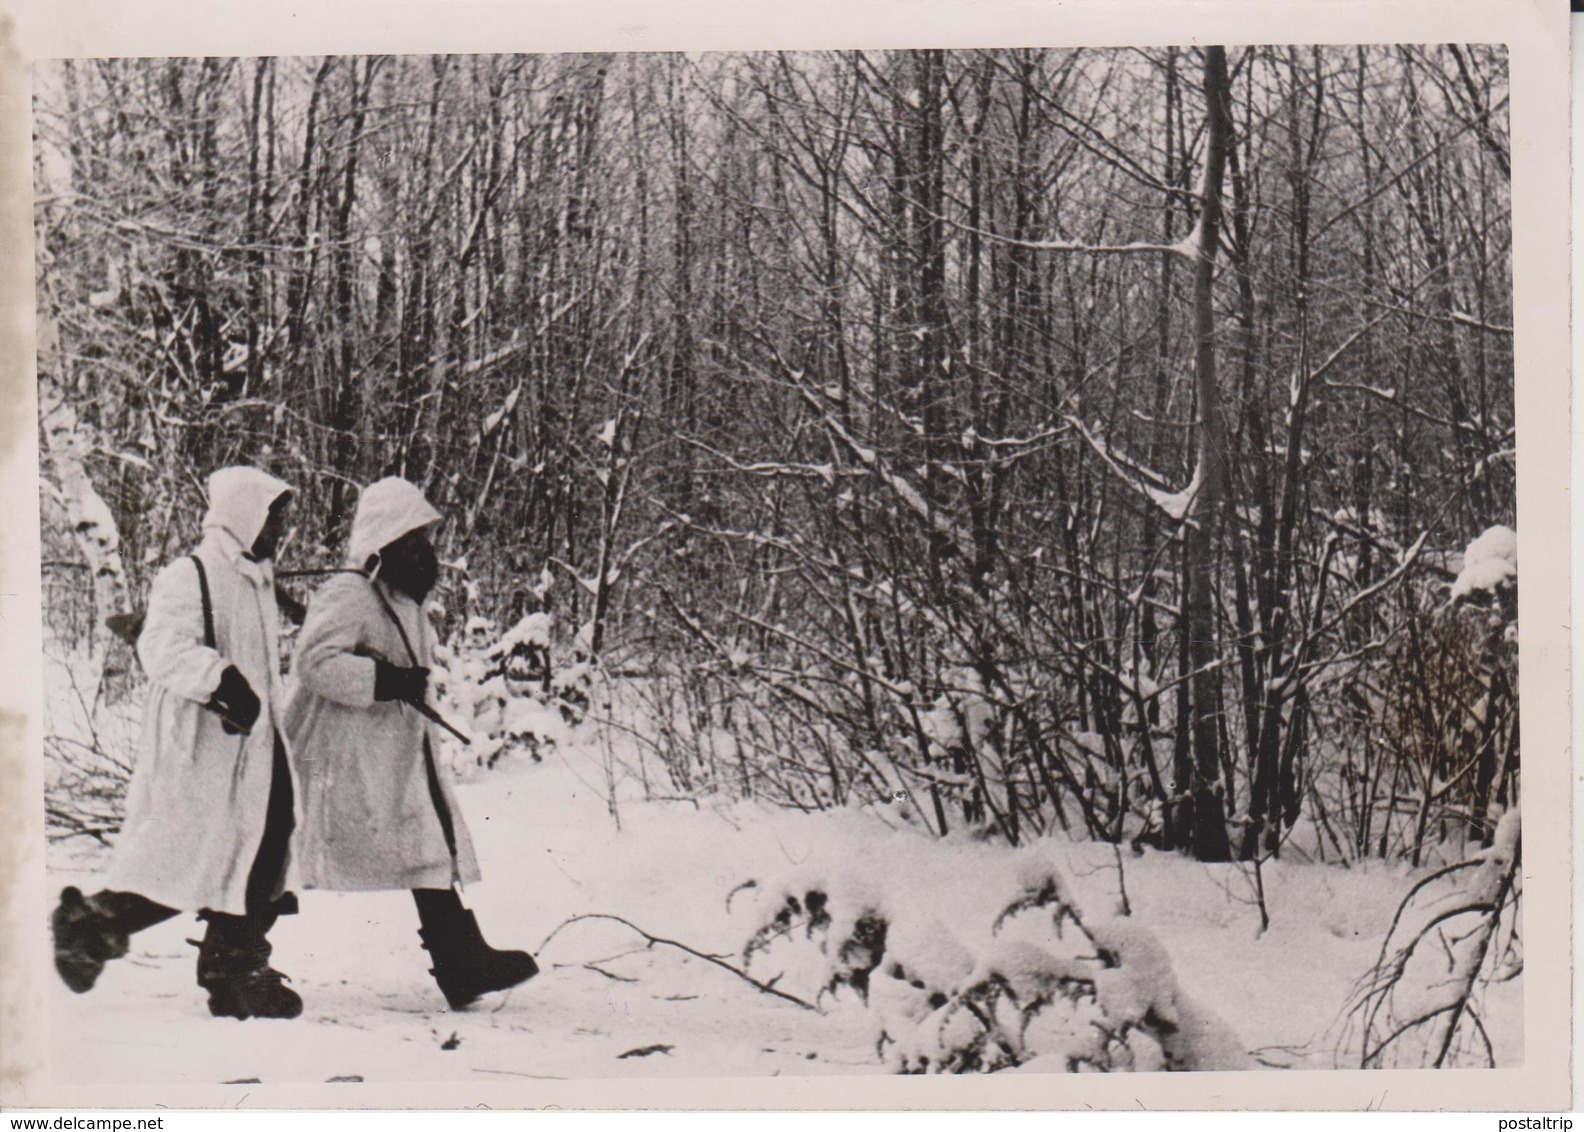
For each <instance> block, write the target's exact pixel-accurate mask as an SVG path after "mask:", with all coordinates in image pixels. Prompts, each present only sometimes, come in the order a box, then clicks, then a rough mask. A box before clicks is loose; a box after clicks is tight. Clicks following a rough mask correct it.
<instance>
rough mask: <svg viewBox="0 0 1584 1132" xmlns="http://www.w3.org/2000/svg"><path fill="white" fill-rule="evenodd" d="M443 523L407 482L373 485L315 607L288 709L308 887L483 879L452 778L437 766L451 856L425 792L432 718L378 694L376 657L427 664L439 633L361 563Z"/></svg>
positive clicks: (432, 749) (300, 867)
mask: <svg viewBox="0 0 1584 1132" xmlns="http://www.w3.org/2000/svg"><path fill="white" fill-rule="evenodd" d="M439 518H440V515H439V513H438V512H436V511H435V510H434V508H432V507H431V506H429V504H428V503H427V502H426V501H425V500H424V498H423V495H422V493H421V492H420V491H419V490H418V489H417V488H416V487H414V486H413V485H412V484H410V483H407V482H406V481H405V480H400V479H386V480H381V481H379V482H378V483H375V484H371V485H369V486H368V487H367V488H365V489H364V490H363V492H362V494H361V496H360V497H359V499H358V508H357V514H356V515H355V516H354V517H353V520H352V534H351V537H350V539H349V540H348V546H347V555H346V560H347V563H348V571H347V572H346V573H342V574H336V575H334V576H333V577H331V579H330V580H329V581H327V582H326V583H325V584H324V585H323V586H321V587H320V588H319V590H318V591H317V592H316V593H315V594H314V595H313V597H312V598H311V599H310V601H309V603H308V618H307V621H306V622H305V623H304V624H303V628H302V634H301V636H300V637H299V638H298V642H297V649H296V653H295V655H294V659H293V662H292V666H293V674H294V676H295V678H296V684H295V686H294V687H293V688H292V691H291V694H290V700H289V702H288V705H287V709H286V729H287V733H288V734H289V735H290V736H291V738H292V743H291V750H292V757H293V759H294V760H295V765H296V769H297V781H298V783H299V785H300V788H301V790H302V809H303V817H302V821H301V824H300V825H299V827H298V832H297V841H296V843H295V845H294V847H293V854H294V858H295V861H296V867H297V872H296V874H295V877H296V879H298V880H300V882H301V883H302V885H303V886H304V887H305V888H323V889H332V890H338V891H366V890H380V889H403V888H407V889H410V888H445V887H447V886H449V885H450V884H451V883H452V882H453V881H459V882H461V883H464V884H466V883H471V882H473V881H476V880H478V879H479V869H478V861H477V859H476V858H475V856H474V853H473V843H472V839H471V838H470V837H469V835H468V830H467V825H466V823H465V822H464V821H463V820H462V813H461V811H460V809H458V807H457V804H456V798H455V795H454V794H453V793H452V790H451V785H450V782H449V773H448V772H447V771H446V770H445V768H443V767H440V766H438V765H436V766H435V773H436V781H437V785H438V787H439V790H440V795H441V803H442V804H443V806H444V807H445V809H446V811H447V813H448V814H449V815H450V818H451V822H452V829H453V834H454V839H455V843H456V853H455V855H454V856H453V854H452V852H451V849H450V847H449V846H448V845H447V843H446V838H445V831H444V827H443V826H442V824H441V819H440V814H439V812H438V810H437V808H436V805H435V802H434V799H433V798H432V796H431V794H430V786H429V769H428V766H426V757H428V758H431V759H432V758H433V757H434V755H435V753H437V751H438V747H437V746H436V745H435V740H434V735H433V734H432V725H431V724H430V723H429V721H428V720H426V719H424V718H423V717H422V716H420V715H419V714H418V713H417V712H416V711H414V710H413V708H412V706H411V705H409V704H403V703H397V702H393V701H387V702H379V701H376V700H375V699H374V660H373V657H376V656H377V657H380V658H381V659H383V660H385V661H387V662H389V663H391V664H394V665H397V666H399V667H408V666H411V665H421V666H423V667H426V668H427V667H430V666H432V665H433V663H434V637H433V630H432V629H431V628H430V626H429V621H428V618H427V617H425V616H424V613H423V610H422V609H420V608H419V606H418V605H417V603H415V602H414V601H413V600H412V599H411V598H409V597H407V596H406V595H405V594H402V593H400V592H398V591H397V590H395V589H392V588H391V587H389V586H387V585H386V584H385V583H384V582H382V581H379V580H378V578H377V576H376V578H375V579H374V580H370V579H369V578H367V577H365V576H364V575H363V574H362V573H361V572H360V571H361V568H362V567H363V565H364V564H365V563H366V562H367V560H368V558H369V556H370V555H371V554H374V553H376V552H377V551H378V550H379V549H380V548H382V547H384V546H387V545H389V544H390V543H392V542H394V541H395V540H396V539H398V538H400V537H401V536H402V535H404V534H407V533H408V532H409V531H414V530H418V529H421V528H423V527H427V526H429V525H430V524H432V523H434V522H436V521H437V520H438V519H439ZM393 615H394V618H395V620H393ZM397 621H399V622H400V625H401V628H400V629H398V628H397ZM404 634H405V639H404ZM409 645H410V646H411V653H409V651H408V648H409ZM426 741H427V743H428V746H429V754H428V756H426V754H425V743H426Z"/></svg>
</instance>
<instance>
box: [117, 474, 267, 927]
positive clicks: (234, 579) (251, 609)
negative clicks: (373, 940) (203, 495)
mask: <svg viewBox="0 0 1584 1132" xmlns="http://www.w3.org/2000/svg"><path fill="white" fill-rule="evenodd" d="M291 490H292V489H291V488H290V486H288V485H287V484H285V483H282V482H281V481H280V480H278V479H276V478H275V477H274V476H271V475H268V474H267V473H265V472H261V471H259V470H257V469H256V468H241V467H238V468H223V469H221V470H220V471H218V472H216V473H214V475H212V476H211V477H210V478H209V511H208V514H207V515H205V517H204V523H203V527H204V531H203V539H202V541H201V542H200V543H199V544H198V549H197V551H196V554H197V555H198V557H199V558H201V559H202V560H203V564H204V569H205V573H206V574H207V577H208V582H209V594H210V600H211V606H212V609H213V617H214V640H215V647H214V648H208V647H206V646H205V645H204V624H203V602H202V597H201V591H200V589H199V585H198V571H197V568H196V567H195V566H194V565H193V563H192V562H191V561H189V560H188V559H187V558H185V557H184V558H180V559H177V560H176V561H174V562H172V563H170V564H169V565H167V566H166V567H165V568H164V569H163V570H161V571H160V573H159V574H158V576H157V577H155V579H154V584H153V586H152V588H151V589H150V591H149V601H148V612H147V614H146V616H145V619H144V623H143V631H142V635H141V636H139V637H138V643H137V652H138V658H139V660H141V661H142V663H143V668H144V670H145V671H146V672H147V673H148V677H149V695H148V701H147V703H146V705H145V707H144V713H143V730H142V734H141V737H140V739H139V742H138V748H137V755H136V760H135V763H134V766H133V771H132V781H131V784H130V785H129V787H128V789H127V802H126V820H125V822H124V824H123V825H122V830H121V836H120V838H119V839H118V840H117V842H116V846H115V853H114V855H113V858H112V861H111V867H110V877H109V880H108V883H109V886H110V887H111V888H114V889H120V890H129V891H132V892H137V893H140V894H142V895H143V896H146V897H148V898H149V899H151V900H155V901H158V902H159V903H161V904H165V905H168V906H169V907H172V908H181V909H193V910H197V909H201V908H207V909H210V910H212V911H216V912H228V913H231V914H234V915H241V914H243V913H244V912H245V911H246V908H245V901H244V890H245V888H246V886H247V878H248V871H249V870H250V869H251V868H252V866H253V860H254V857H255V856H256V855H257V853H258V846H259V841H260V839H261V838H262V837H263V836H264V821H265V813H266V810H267V808H268V805H269V793H270V780H271V776H272V773H273V768H274V753H275V752H274V744H275V736H276V733H277V729H278V728H279V726H280V719H281V714H282V707H283V702H284V697H283V696H282V690H281V677H280V651H279V650H280V621H279V614H278V612H277V609H276V604H275V576H274V568H273V566H272V565H271V564H270V563H269V562H268V561H265V562H255V561H253V560H251V559H250V558H247V557H245V556H244V551H246V550H247V549H248V548H249V547H251V546H252V545H253V540H254V539H256V538H257V537H258V534H259V531H260V530H261V529H262V528H263V526H264V520H265V519H266V518H267V517H268V514H269V509H270V506H271V504H273V503H274V502H275V500H277V499H278V498H280V496H282V495H284V494H286V493H287V492H289V491H291ZM227 665H235V666H236V668H237V669H238V670H239V671H240V672H241V673H242V675H243V676H245V677H246V678H247V681H248V683H249V684H251V685H252V686H253V691H254V692H255V693H256V694H257V695H258V697H259V700H260V711H259V718H258V722H257V723H255V724H254V725H253V731H252V734H251V735H247V736H243V735H227V734H225V732H224V731H222V730H221V726H220V717H219V716H218V715H216V714H215V713H214V712H212V711H209V710H208V709H206V708H205V707H204V706H203V705H204V703H205V702H207V701H208V699H209V697H210V695H211V694H213V692H214V691H215V689H216V688H217V687H218V686H219V684H220V674H221V673H222V672H223V671H224V670H225V668H226V666H227Z"/></svg>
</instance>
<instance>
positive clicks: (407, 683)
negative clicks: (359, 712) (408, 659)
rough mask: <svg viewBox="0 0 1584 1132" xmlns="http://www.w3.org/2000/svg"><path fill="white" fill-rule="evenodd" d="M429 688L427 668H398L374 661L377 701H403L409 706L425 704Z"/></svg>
mask: <svg viewBox="0 0 1584 1132" xmlns="http://www.w3.org/2000/svg"><path fill="white" fill-rule="evenodd" d="M428 687H429V670H428V669H427V668H397V667H396V666H395V665H394V664H391V663H389V662H387V661H383V660H380V659H378V658H377V657H376V658H375V660H374V698H375V699H376V700H402V701H404V702H406V703H409V704H421V703H423V702H424V693H425V692H426V691H427V690H428Z"/></svg>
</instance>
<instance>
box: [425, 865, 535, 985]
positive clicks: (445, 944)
mask: <svg viewBox="0 0 1584 1132" xmlns="http://www.w3.org/2000/svg"><path fill="white" fill-rule="evenodd" d="M413 896H414V898H415V899H416V900H417V902H418V918H419V920H420V921H421V922H422V924H423V927H422V928H420V929H419V931H418V936H419V938H420V939H422V940H423V945H424V947H425V948H426V949H427V950H428V952H429V955H430V957H431V958H433V959H434V966H433V967H432V968H431V969H430V971H429V973H430V974H431V975H433V976H434V979H435V982H436V983H437V984H438V985H439V987H440V993H441V994H443V995H445V998H446V1002H447V1003H448V1004H450V1006H451V1009H452V1010H461V1009H462V1008H463V1007H464V1006H467V1005H468V1004H469V1003H471V1002H473V1001H474V1000H476V999H477V998H478V997H479V996H480V995H483V994H488V993H489V992H490V991H498V990H506V989H507V988H508V987H515V986H517V985H519V984H521V983H526V982H527V981H528V980H529V979H531V978H533V977H534V976H535V975H537V974H538V973H539V965H538V964H537V963H535V962H534V961H533V956H531V955H529V954H528V953H527V952H526V951H497V950H496V949H495V948H493V947H491V946H490V945H489V944H487V943H485V942H484V936H483V933H481V932H480V931H479V926H478V920H477V918H475V917H474V915H473V913H472V912H470V911H468V910H467V909H466V908H464V907H462V901H461V900H460V899H458V898H457V895H456V893H455V892H454V891H452V890H450V889H442V890H434V889H417V890H415V891H414V892H413Z"/></svg>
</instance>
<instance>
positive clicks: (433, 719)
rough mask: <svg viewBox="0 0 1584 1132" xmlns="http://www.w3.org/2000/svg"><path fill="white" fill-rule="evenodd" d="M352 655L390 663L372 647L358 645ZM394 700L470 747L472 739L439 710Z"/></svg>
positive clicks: (416, 702)
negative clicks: (366, 647)
mask: <svg viewBox="0 0 1584 1132" xmlns="http://www.w3.org/2000/svg"><path fill="white" fill-rule="evenodd" d="M353 655H354V656H361V657H366V658H367V659H369V660H378V661H383V662H384V663H386V664H390V661H388V660H385V658H384V657H382V656H380V655H378V654H377V653H375V652H374V651H373V650H372V649H365V648H362V647H359V648H356V649H354V650H353ZM396 702H397V703H399V704H406V705H407V706H408V707H410V708H412V709H413V710H414V711H416V712H417V713H418V714H419V715H421V716H423V717H424V718H425V719H427V720H428V721H429V722H430V723H433V724H435V725H437V726H439V727H443V728H444V729H445V730H446V731H448V732H450V734H451V735H452V737H453V738H455V739H456V740H457V741H458V742H459V743H461V744H462V745H463V746H464V747H471V746H472V745H473V740H471V739H469V738H468V737H467V736H466V735H464V734H462V732H460V731H458V730H457V729H456V728H455V727H453V726H452V725H451V723H450V721H449V720H447V719H446V717H445V716H443V715H441V714H440V713H439V712H437V711H435V709H434V708H432V707H430V706H429V705H428V704H426V703H424V702H423V701H422V700H397V701H396Z"/></svg>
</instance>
